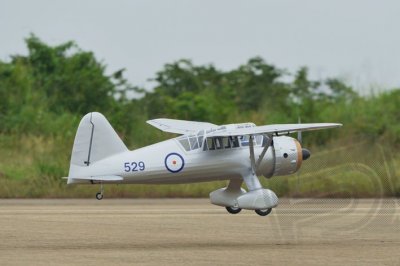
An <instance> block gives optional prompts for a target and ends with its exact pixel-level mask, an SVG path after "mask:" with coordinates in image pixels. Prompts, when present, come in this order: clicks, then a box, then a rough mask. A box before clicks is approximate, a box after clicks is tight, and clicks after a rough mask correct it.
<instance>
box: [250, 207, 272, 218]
mask: <svg viewBox="0 0 400 266" xmlns="http://www.w3.org/2000/svg"><path fill="white" fill-rule="evenodd" d="M254 211H255V212H256V213H257V214H258V215H260V216H267V215H268V214H270V213H271V211H272V208H269V209H263V210H261V209H258V210H254Z"/></svg>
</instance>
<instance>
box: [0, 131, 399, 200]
mask: <svg viewBox="0 0 400 266" xmlns="http://www.w3.org/2000/svg"><path fill="white" fill-rule="evenodd" d="M72 141H73V138H70V139H67V140H65V139H61V138H57V137H47V138H43V137H37V136H23V137H18V138H17V137H13V136H9V135H1V136H0V147H1V149H0V158H1V160H0V197H2V198H58V197H61V198H86V197H93V196H94V194H95V193H96V192H97V191H98V189H99V187H98V185H92V186H91V185H80V186H67V185H66V180H63V179H62V178H61V177H63V176H67V175H68V167H69V159H70V158H69V157H70V150H71V147H72ZM310 149H311V151H312V156H311V158H310V159H309V160H307V161H305V162H303V166H302V168H301V169H300V171H299V172H298V173H296V174H294V175H291V176H284V177H273V178H271V179H269V180H267V179H265V178H263V177H261V180H262V182H263V184H264V185H265V186H266V187H268V188H271V189H272V190H274V191H275V192H276V193H277V194H278V196H285V197H357V198H364V197H393V196H397V197H398V196H400V156H399V155H398V154H396V153H395V150H394V148H392V147H391V146H390V145H385V144H384V143H372V144H371V143H367V142H363V141H358V142H356V141H348V142H347V143H346V142H344V141H342V142H341V143H338V142H336V143H330V144H328V145H326V146H324V147H311V148H310ZM225 185H226V182H208V183H198V184H183V185H107V186H105V191H106V192H105V193H106V197H109V198H111V197H128V198H137V197H207V196H208V194H209V193H210V192H211V191H213V190H215V189H217V188H220V187H223V186H225Z"/></svg>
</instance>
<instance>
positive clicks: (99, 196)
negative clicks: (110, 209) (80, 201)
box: [96, 192, 103, 200]
mask: <svg viewBox="0 0 400 266" xmlns="http://www.w3.org/2000/svg"><path fill="white" fill-rule="evenodd" d="M96 199H98V200H101V199H103V193H101V192H98V193H96Z"/></svg>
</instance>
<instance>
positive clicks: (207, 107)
mask: <svg viewBox="0 0 400 266" xmlns="http://www.w3.org/2000/svg"><path fill="white" fill-rule="evenodd" d="M26 45H27V47H28V53H27V55H14V56H11V59H10V60H9V61H7V62H2V61H0V134H1V135H2V136H3V137H2V138H3V141H1V142H0V145H2V147H0V149H1V148H3V150H6V151H10V150H14V149H15V146H14V148H13V149H11V148H8V149H7V145H8V144H7V143H9V139H8V138H9V136H14V138H13V139H14V140H13V141H16V143H14V144H15V145H17V146H18V145H34V144H27V143H25V142H19V141H17V140H15V139H18V140H20V138H28V139H29V138H31V139H35V140H36V141H37V140H38V139H39V143H41V145H43V146H46V145H44V144H43V143H47V142H51V143H53V142H55V143H57V144H56V145H54V146H53V144H51V145H50V144H49V145H50V146H51V147H52V148H51V149H53V150H52V151H49V152H47V154H48V155H47V157H46V156H45V157H44V158H43V156H42V157H39V158H38V157H36V158H35V160H36V161H35V162H36V163H37V166H35V167H36V168H35V169H39V170H38V174H43V172H44V173H46V174H47V175H48V176H50V177H52V178H58V177H59V176H60V175H66V174H67V173H66V171H67V167H66V166H67V165H68V160H69V158H68V157H69V154H70V148H71V145H72V141H73V137H74V134H75V130H76V128H77V125H78V123H79V120H80V118H81V117H82V116H83V115H84V114H85V113H87V112H90V111H99V112H102V113H104V114H105V115H106V117H107V118H109V120H110V122H111V124H112V125H114V126H115V128H116V129H117V131H118V133H119V134H120V135H121V137H122V138H123V140H124V141H125V142H126V143H127V144H128V146H129V147H130V148H136V147H139V146H144V145H147V144H149V143H152V142H155V141H159V140H161V139H163V138H168V137H170V136H167V135H166V134H164V133H161V132H159V131H157V130H156V129H153V128H151V127H150V126H148V125H146V124H145V121H146V120H147V119H151V118H158V117H169V118H178V119H186V120H198V121H209V122H212V123H216V124H223V123H234V122H247V121H252V122H255V123H256V124H270V123H296V122H297V120H298V118H299V117H301V119H302V122H340V123H343V124H344V127H343V128H341V129H340V130H326V131H320V132H315V133H314V132H313V133H309V134H307V135H306V136H305V138H304V139H305V144H307V145H309V146H318V145H321V144H325V145H327V144H329V143H332V142H335V143H339V142H342V143H348V142H351V141H353V140H360V139H362V140H366V141H368V142H370V143H373V142H376V141H383V142H384V143H389V144H390V145H397V146H398V145H399V144H400V112H399V110H398V107H399V106H400V89H393V90H390V91H387V92H384V93H380V94H371V95H368V96H361V95H360V94H358V93H357V92H356V91H355V90H354V89H353V88H352V87H351V86H349V85H347V84H346V83H344V82H343V81H341V80H339V79H335V78H331V79H327V80H319V81H315V80H310V78H309V76H308V72H307V68H305V67H304V68H301V69H299V70H298V71H297V72H296V73H289V72H287V71H286V70H284V69H280V68H278V67H276V66H274V65H271V64H269V63H268V62H266V61H265V60H264V59H262V58H259V57H255V58H251V59H250V60H249V61H248V62H247V63H245V64H243V65H241V66H239V67H238V68H236V69H233V70H230V71H222V70H219V69H217V68H216V67H215V66H213V65H205V66H198V65H194V64H193V63H192V62H191V61H190V60H179V61H177V62H173V63H169V64H166V65H165V66H164V68H163V69H161V70H160V71H159V72H157V73H156V74H155V77H154V78H153V82H152V84H154V87H153V88H150V89H148V90H144V89H143V88H138V87H134V86H132V85H130V84H129V83H128V82H127V81H126V79H125V78H124V73H123V72H124V69H120V70H117V71H115V73H113V74H111V75H107V74H106V65H105V64H104V63H103V62H100V61H99V60H97V59H96V57H95V56H94V54H93V53H92V52H87V51H83V50H81V49H80V48H79V47H78V46H77V45H76V44H75V43H73V42H67V43H64V44H61V45H58V46H49V45H47V44H45V43H43V42H42V41H41V40H40V39H38V38H37V37H36V36H34V35H32V36H30V37H29V38H27V39H26ZM132 95H135V96H137V95H140V97H135V98H132ZM33 149H37V147H36V148H33ZM60 153H62V154H63V156H62V157H57V154H60ZM2 154H3V156H7V155H4V152H3V153H2ZM54 158H58V159H57V160H59V161H58V163H54V162H53V161H54ZM47 159H48V160H47ZM52 160H53V161H52ZM57 160H56V162H57ZM49 161H51V162H53V164H55V165H54V166H53V168H51V166H50V168H49V165H48V164H46V163H44V162H49ZM50 165H51V164H50ZM0 167H1V164H0ZM16 167H17V166H16ZM3 168H4V167H3ZM5 168H7V167H5ZM7 169H8V168H7ZM7 169H6V170H4V169H0V177H1V176H6V177H8V178H11V177H10V175H15V176H22V175H24V172H22V173H19V172H18V171H16V172H15V171H14V170H12V171H11V170H10V171H9V170H7ZM46 171H47V172H46ZM21 178H22V177H21ZM57 180H58V179H57ZM0 196H1V195H0Z"/></svg>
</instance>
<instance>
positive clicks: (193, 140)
mask: <svg viewBox="0 0 400 266" xmlns="http://www.w3.org/2000/svg"><path fill="white" fill-rule="evenodd" d="M189 142H190V148H191V149H192V150H195V149H198V148H199V143H198V142H197V137H196V136H191V137H190V138H189Z"/></svg>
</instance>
